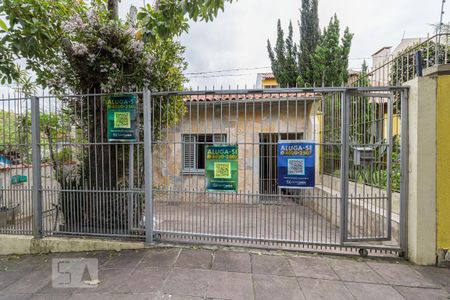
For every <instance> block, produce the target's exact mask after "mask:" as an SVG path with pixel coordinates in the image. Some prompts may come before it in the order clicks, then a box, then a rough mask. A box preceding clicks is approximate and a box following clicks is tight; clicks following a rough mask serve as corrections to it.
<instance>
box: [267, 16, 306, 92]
mask: <svg viewBox="0 0 450 300" xmlns="http://www.w3.org/2000/svg"><path fill="white" fill-rule="evenodd" d="M267 50H268V52H269V58H270V61H271V64H272V72H273V73H274V76H275V78H276V80H277V82H278V84H279V85H280V87H294V86H296V81H297V76H298V68H297V55H298V51H297V45H296V44H295V43H294V39H293V28H292V22H290V23H289V32H288V37H287V38H286V40H285V39H284V32H283V29H282V27H281V20H278V24H277V41H276V44H275V47H274V48H273V49H272V45H271V43H270V40H267Z"/></svg>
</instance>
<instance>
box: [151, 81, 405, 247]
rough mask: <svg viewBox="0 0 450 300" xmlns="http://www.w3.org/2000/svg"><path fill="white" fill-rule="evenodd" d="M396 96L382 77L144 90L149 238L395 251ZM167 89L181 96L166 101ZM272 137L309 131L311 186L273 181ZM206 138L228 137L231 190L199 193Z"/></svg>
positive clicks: (398, 242) (401, 97)
mask: <svg viewBox="0 0 450 300" xmlns="http://www.w3.org/2000/svg"><path fill="white" fill-rule="evenodd" d="M406 96H407V91H406V90H405V89H401V88H394V87H367V88H316V89H277V90H229V91H204V92H202V91H187V92H179V93H166V92H163V93H154V94H152V95H151V99H152V101H151V103H152V109H151V113H152V117H153V122H152V124H153V136H154V138H153V142H152V147H153V156H152V165H153V175H152V181H153V183H152V185H153V191H152V193H153V198H152V200H153V209H154V226H155V228H154V230H155V233H156V234H157V237H158V238H159V237H160V238H161V239H163V240H175V241H190V242H192V241H198V240H202V241H209V242H212V243H220V244H234V245H237V244H239V245H244V244H248V243H251V244H255V243H256V244H259V245H263V246H266V247H276V248H280V247H297V248H298V247H303V248H304V247H316V248H317V247H321V248H330V249H336V248H346V249H353V248H354V249H358V248H364V249H372V250H389V251H394V252H397V251H405V250H406V248H405V245H406V244H405V241H406V236H405V224H404V216H405V213H404V212H405V207H406V198H405V195H406V193H405V187H406V184H407V182H406V178H407V177H406V176H407V172H406V170H407V169H406V168H407V165H406V163H405V162H406V161H407V160H406V158H405V153H406V152H405V149H406V148H405V147H406V145H407V142H406V135H402V134H401V133H402V132H407V119H406V117H407V116H406V111H407V100H406ZM175 98H178V99H181V100H182V102H183V105H179V106H177V107H173V106H172V109H173V110H172V111H170V110H168V109H166V107H169V106H170V103H172V102H173V101H174V99H175ZM165 114H166V116H165V117H164V115H165ZM170 116H179V119H178V120H177V121H176V122H174V123H172V124H171V123H170V120H171V118H170ZM155 120H157V121H155ZM279 140H288V141H289V140H291V141H292V140H309V141H314V143H315V145H316V153H315V154H316V159H315V160H316V161H315V167H316V171H315V172H316V174H315V175H316V176H315V177H316V182H315V187H314V188H313V189H308V190H297V189H285V188H280V187H278V183H277V182H278V178H277V176H278V175H277V147H276V146H277V143H278V141H279ZM209 145H238V149H239V182H238V186H239V187H238V190H237V192H236V193H220V192H207V191H206V179H205V149H206V148H207V146H209Z"/></svg>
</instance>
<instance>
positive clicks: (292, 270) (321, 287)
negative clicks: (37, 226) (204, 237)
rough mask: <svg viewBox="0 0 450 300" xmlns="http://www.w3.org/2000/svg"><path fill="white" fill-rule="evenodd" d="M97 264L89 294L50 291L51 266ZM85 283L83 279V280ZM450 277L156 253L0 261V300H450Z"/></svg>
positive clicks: (391, 267) (324, 261)
mask: <svg viewBox="0 0 450 300" xmlns="http://www.w3.org/2000/svg"><path fill="white" fill-rule="evenodd" d="M81 257H82V258H96V259H98V265H99V280H100V283H99V284H98V285H95V286H94V287H93V288H71V289H68V288H52V274H51V273H52V260H53V259H56V258H81ZM83 278H84V277H83ZM449 295H450V270H449V269H438V268H433V267H417V266H412V265H409V264H407V263H404V262H394V261H377V260H370V259H367V260H362V259H359V258H344V257H331V256H314V255H310V256H308V255H303V254H298V255H294V254H286V253H285V254H283V255H280V254H278V253H264V254H262V253H257V252H251V251H230V250H223V249H222V250H206V249H193V248H155V249H147V250H139V251H122V252H89V253H61V254H50V255H37V256H21V257H15V256H6V257H0V299H2V300H3V299H80V300H81V299H83V300H84V299H102V300H103V299H269V300H276V299H282V300H288V299H364V300H367V299H382V300H387V299H405V298H406V299H450V298H449Z"/></svg>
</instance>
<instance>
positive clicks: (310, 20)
mask: <svg viewBox="0 0 450 300" xmlns="http://www.w3.org/2000/svg"><path fill="white" fill-rule="evenodd" d="M318 6H319V4H318V0H302V8H301V10H300V22H299V25H300V44H299V45H300V51H299V59H298V63H299V69H300V76H301V78H299V79H298V80H299V83H301V81H303V82H304V83H307V85H308V86H313V85H314V74H313V68H312V67H313V62H312V54H313V53H314V51H315V50H316V48H317V45H318V43H319V40H320V28H319V9H318Z"/></svg>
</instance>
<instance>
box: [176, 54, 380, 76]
mask: <svg viewBox="0 0 450 300" xmlns="http://www.w3.org/2000/svg"><path fill="white" fill-rule="evenodd" d="M363 59H371V57H351V58H349V60H363ZM271 68H272V67H271V66H266V67H251V68H234V69H223V70H215V71H200V72H188V73H185V74H184V75H187V77H191V78H193V77H201V76H197V75H207V74H214V73H227V72H240V71H253V70H264V69H271ZM251 74H258V73H251ZM190 75H193V76H190ZM238 75H240V74H238ZM225 76H231V75H225ZM208 77H220V76H208Z"/></svg>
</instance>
